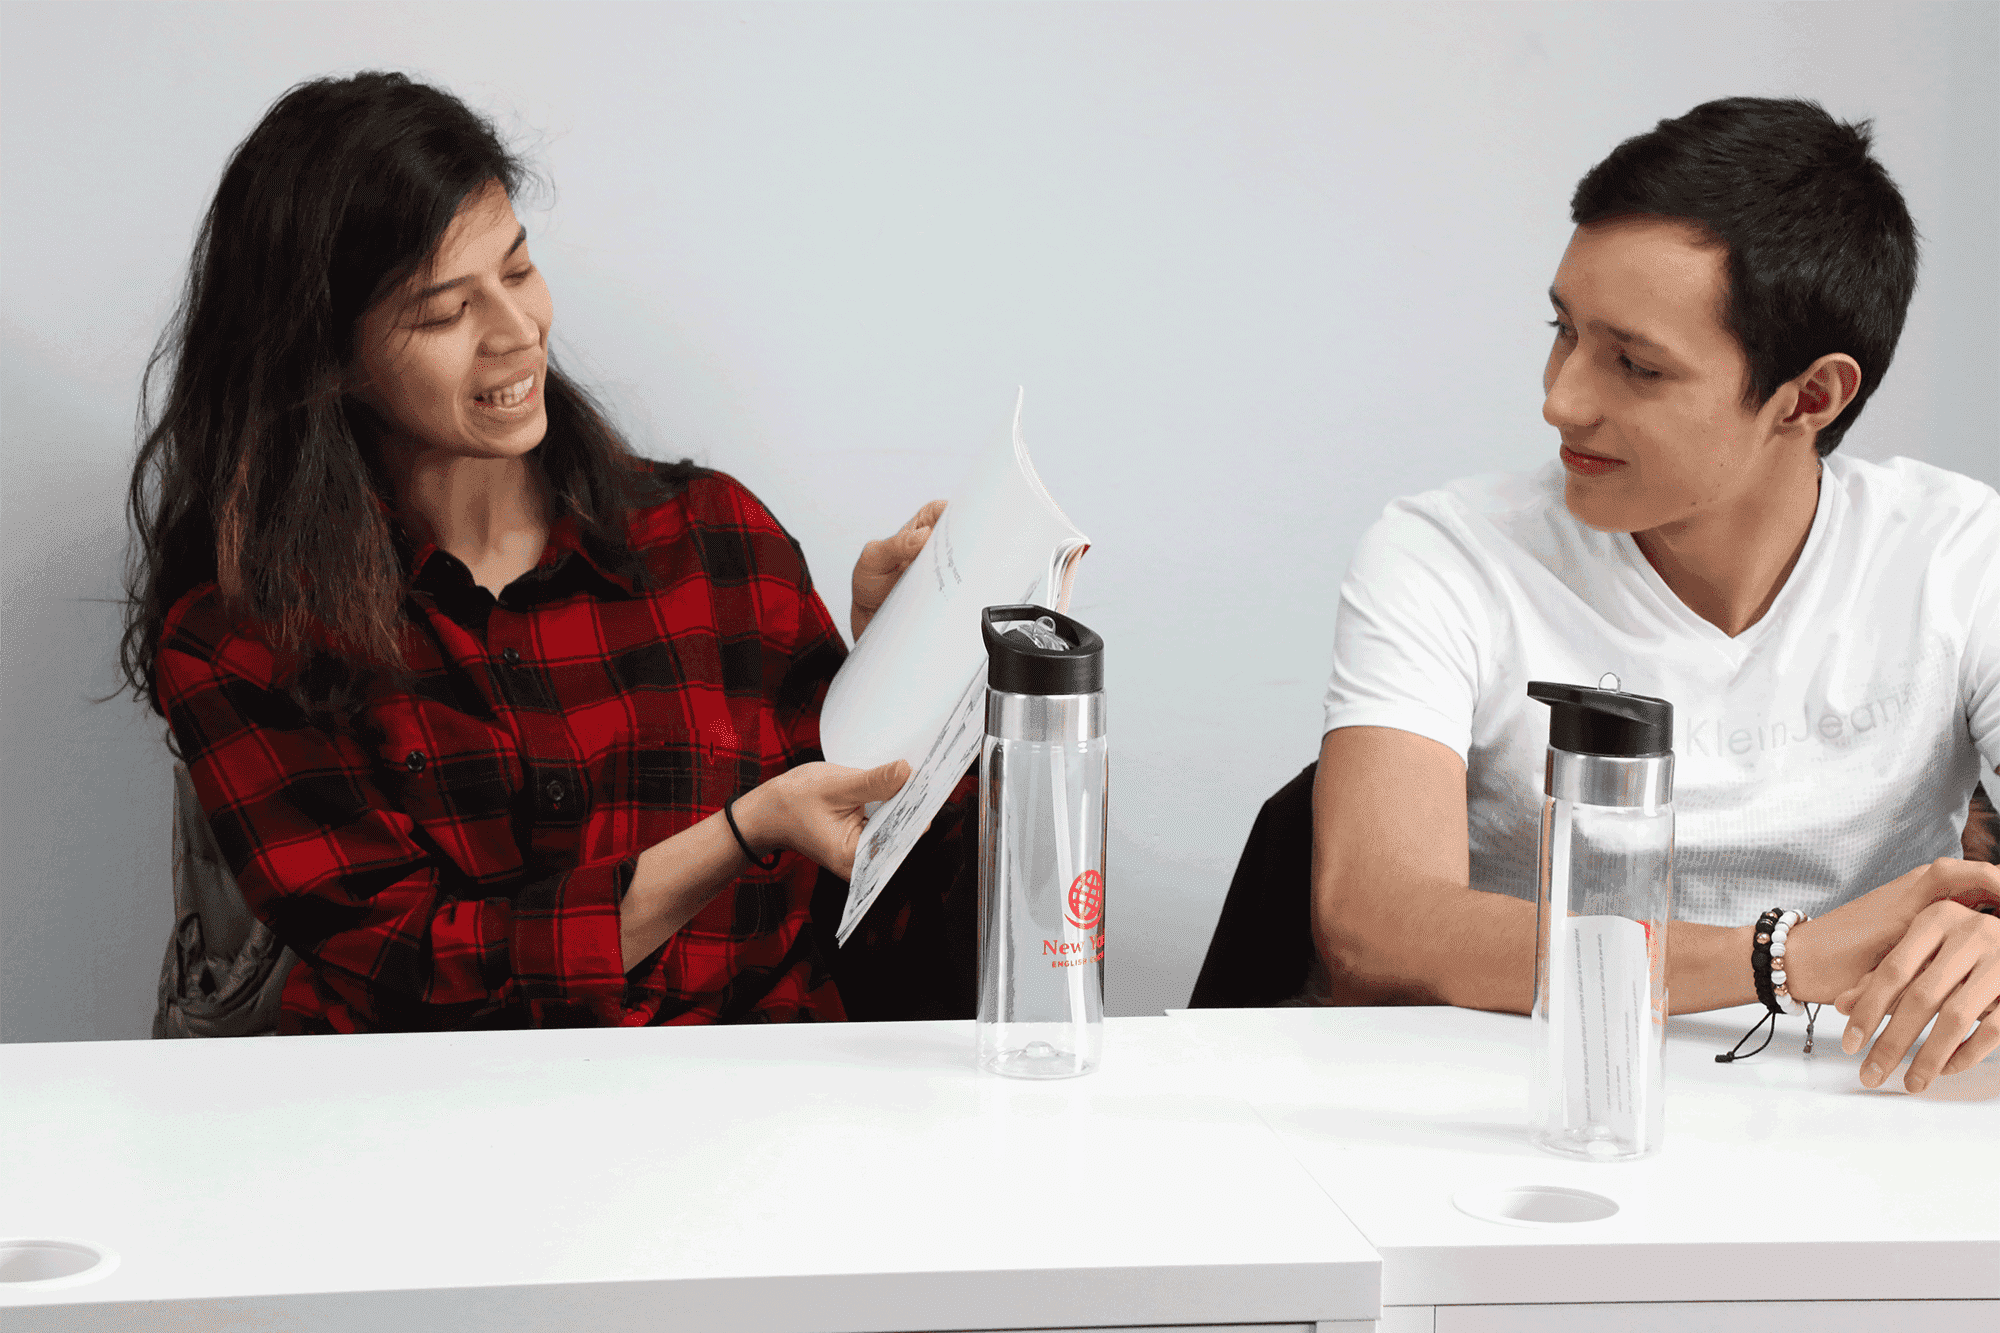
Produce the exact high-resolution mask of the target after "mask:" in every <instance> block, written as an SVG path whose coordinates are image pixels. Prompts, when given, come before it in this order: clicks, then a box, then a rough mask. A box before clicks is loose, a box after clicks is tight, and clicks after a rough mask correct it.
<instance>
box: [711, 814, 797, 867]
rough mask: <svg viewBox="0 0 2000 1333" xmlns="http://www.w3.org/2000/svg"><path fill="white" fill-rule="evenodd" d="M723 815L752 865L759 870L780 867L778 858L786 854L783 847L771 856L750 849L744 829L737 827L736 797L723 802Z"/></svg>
mask: <svg viewBox="0 0 2000 1333" xmlns="http://www.w3.org/2000/svg"><path fill="white" fill-rule="evenodd" d="M722 817H723V818H724V819H726V820H728V821H729V831H730V832H731V833H734V834H735V835H736V845H737V846H738V847H741V848H742V849H743V855H745V856H747V857H749V858H750V864H751V865H753V866H756V867H757V868H758V869H759V870H776V869H777V868H778V858H779V857H780V856H782V855H783V854H784V849H783V848H782V847H781V848H779V849H778V850H777V851H775V852H772V853H771V854H770V855H769V856H762V857H760V856H758V855H757V853H755V852H753V851H751V850H750V843H749V841H748V840H747V839H745V838H744V836H743V830H742V829H740V828H737V827H736V797H734V796H732V797H730V798H729V799H728V800H726V801H724V802H723V803H722Z"/></svg>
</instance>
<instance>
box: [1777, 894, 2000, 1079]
mask: <svg viewBox="0 0 2000 1333" xmlns="http://www.w3.org/2000/svg"><path fill="white" fill-rule="evenodd" d="M1946 901H1956V902H1960V903H1963V904H1965V905H1966V906H1967V907H1978V906H1979V905H1980V904H1982V903H1987V902H1992V903H2000V867H1994V866H1989V865H1981V864H1979V863H1977V862H1974V861H1960V860H1957V859H1955V858H1952V857H1941V858H1939V859H1938V860H1936V861H1933V862H1931V863H1930V864H1929V865H1921V866H1918V867H1917V868H1916V869H1915V870H1912V871H1910V872H1909V873H1908V874H1905V875H1899V876H1897V877H1896V878H1895V879H1892V880H1890V881H1889V882H1888V883H1887V884H1884V885H1883V886H1882V887H1880V888H1878V889H1872V890H1870V891H1869V892H1867V893H1864V894H1862V895H1861V896H1860V897H1859V898H1856V899H1855V900H1854V901H1853V902H1850V903H1845V904H1843V905H1842V906H1839V907H1836V908H1834V909H1833V910H1832V911H1831V912H1828V913H1827V914H1826V915H1825V916H1816V917H1814V918H1813V919H1812V920H1810V921H1808V922H1806V923H1805V924H1804V925H1801V926H1794V927H1793V928H1792V932H1791V937H1790V939H1789V941H1788V942H1787V943H1788V950H1789V951H1788V953H1787V956H1786V958H1785V971H1786V973H1787V974H1788V975H1787V980H1786V983H1785V989H1786V990H1788V991H1790V992H1791V994H1792V998H1793V999H1796V1000H1801V1001H1804V1002H1806V1003H1808V1004H1824V1003H1831V1002H1834V1001H1836V1000H1838V999H1839V998H1840V997H1841V996H1842V995H1845V994H1847V993H1848V992H1849V991H1852V990H1853V989H1854V988H1855V987H1856V986H1858V985H1859V984H1860V983H1861V981H1862V979H1863V978H1864V977H1866V976H1867V975H1868V974H1869V973H1871V972H1873V971H1874V970H1875V969H1876V967H1878V966H1879V965H1880V964H1881V963H1882V961H1883V960H1884V959H1885V958H1887V957H1888V956H1889V952H1890V950H1892V949H1894V948H1896V947H1897V945H1898V943H1899V942H1900V941H1901V940H1902V939H1903V938H1904V936H1905V934H1906V933H1907V932H1908V931H1909V930H1910V929H1911V927H1912V925H1913V924H1914V923H1915V921H1916V919H1917V916H1918V915H1919V914H1920V913H1922V912H1923V911H1924V910H1925V909H1927V908H1929V907H1931V906H1932V905H1933V904H1935V903H1941V902H1946ZM1918 1026H1919V1027H1922V1026H1923V1025H1922V1024H1918ZM1871 1031H1872V1029H1871ZM1891 1067H1892V1068H1893V1066H1891Z"/></svg>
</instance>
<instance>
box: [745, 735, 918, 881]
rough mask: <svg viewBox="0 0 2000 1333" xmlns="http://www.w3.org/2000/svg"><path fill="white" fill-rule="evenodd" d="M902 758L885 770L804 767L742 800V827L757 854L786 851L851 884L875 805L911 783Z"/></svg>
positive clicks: (817, 765)
mask: <svg viewBox="0 0 2000 1333" xmlns="http://www.w3.org/2000/svg"><path fill="white" fill-rule="evenodd" d="M909 777H910V766H909V765H908V764H907V763H905V762H903V761H902V760H901V759H897V760H894V761H892V762H890V763H887V764H883V765H882V766H881V767H879V768H867V769H862V768H843V767H841V766H840V765H839V764H829V763H824V762H821V763H813V764H800V765H799V766H798V767H797V768H793V769H788V770H786V771H785V772H783V773H780V774H779V775H778V776H777V777H775V778H772V779H770V780H769V781H767V782H765V783H763V784H762V785H760V786H758V787H757V788H755V789H754V790H752V791H748V792H745V793H744V794H743V795H742V796H739V797H737V798H736V805H735V813H736V824H737V827H739V828H741V829H742V830H743V838H744V841H746V842H748V843H749V844H750V847H751V849H752V850H753V851H756V852H758V853H759V854H762V853H764V852H767V851H769V850H771V849H772V848H779V847H781V848H784V849H786V850H787V851H794V852H798V853H799V854H801V855H803V856H807V857H810V858H811V859H812V860H814V861H816V862H818V863H819V864H820V865H823V866H825V867H826V868H827V869H828V870H831V871H832V872H833V873H834V874H836V875H838V876H840V877H841V878H842V879H846V878H848V877H849V876H851V875H852V874H853V873H854V853H855V849H856V848H857V847H858V846H859V845H860V841H861V828H862V825H864V824H866V823H867V822H868V811H867V806H868V804H869V803H870V802H871V801H886V800H888V799H889V798H890V797H891V796H894V795H895V794H896V793H897V792H898V791H900V790H902V787H903V784H904V783H905V782H907V781H909Z"/></svg>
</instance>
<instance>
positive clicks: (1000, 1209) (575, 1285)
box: [0, 1018, 1380, 1333]
mask: <svg viewBox="0 0 2000 1333" xmlns="http://www.w3.org/2000/svg"><path fill="white" fill-rule="evenodd" d="M1106 1026H1107V1031H1106V1034H1105V1043H1104V1046H1105V1056H1104V1065H1103V1068H1102V1069H1101V1070H1100V1071H1099V1072H1097V1073H1095V1074H1092V1075H1090V1076H1087V1077H1085V1078H1081V1079H1074V1080H1067V1081H1063V1082H1055V1083H1024V1082H1017V1081H1013V1080H1006V1079H999V1078H995V1077H992V1076H989V1075H982V1074H978V1073H976V1072H975V1070H974V1069H973V1067H972V1061H971V1047H972V1025H971V1024H970V1023H908V1024H849V1025H841V1024H828V1025H797V1026H774V1027H750V1028H743V1027H732V1028H656V1029H650V1030H644V1031H629V1030H628V1031H551V1032H510V1033H469V1034H460V1035H408V1036H365V1037H302V1038H285V1039H263V1040H250V1041H208V1042H201V1041H178V1042H102V1043H64V1044H49V1045H10V1046H4V1047H0V1087H4V1088H5V1094H4V1097H0V1144H4V1151H0V1238H7V1237H13V1238H19V1237H67V1238H72V1239H76V1240H80V1241H84V1242H87V1243H90V1244H93V1245H96V1246H100V1247H108V1248H109V1249H110V1250H112V1251H114V1252H115V1253H116V1255H117V1266H116V1267H115V1268H114V1269H111V1270H110V1271H109V1272H107V1273H105V1275H104V1276H102V1277H99V1278H96V1279H94V1280H92V1281H89V1282H87V1283H84V1284H82V1285H77V1286H69V1287H54V1288H39V1287H23V1286H18V1285H16V1286H13V1287H12V1288H11V1289H9V1284H0V1306H9V1307H14V1308H10V1309H8V1310H7V1312H6V1316H5V1318H4V1321H0V1322H4V1323H5V1326H6V1327H7V1328H8V1329H9V1330H28V1329H32V1328H43V1327H48V1328H54V1327H65V1328H67V1327H85V1326H87V1327H89V1328H91V1329H93V1330H109V1329H119V1328H131V1329H141V1328H143V1329H146V1330H149V1331H151V1330H171V1329H177V1328H186V1329H190V1330H194V1329H201V1330H204V1333H205V1331H206V1330H208V1329H211V1328H214V1327H218V1326H221V1324H220V1323H219V1322H218V1321H226V1319H228V1318H238V1319H242V1320H244V1321H246V1322H245V1324H244V1326H246V1327H247V1326H256V1327H287V1328H301V1329H303V1328H314V1329H349V1328H352V1329H357V1330H360V1329H367V1330H369V1331H370V1333H373V1331H374V1330H377V1329H380V1328H385V1327H407V1328H419V1327H421V1328H424V1329H426V1330H452V1329H465V1330H473V1329H481V1330H487V1329H492V1328H496V1327H505V1328H508V1329H510V1330H528V1329H541V1328H548V1329H566V1330H567V1329H581V1328H589V1329H591V1330H593V1333H615V1330H620V1329H627V1328H629V1329H634V1330H637V1329H646V1330H649V1331H652V1333H662V1331H664V1330H672V1329H704V1330H707V1329H716V1328H729V1329H731V1330H744V1331H746V1333H749V1331H753V1330H806V1329H813V1330H821V1331H822V1333H835V1331H838V1330H866V1329H975V1328H979V1329H991V1328H1021V1327H1032V1326H1051V1325H1060V1326H1065V1327H1080V1326H1092V1325H1109V1324H1127V1325H1130V1324H1147V1323H1248V1322H1260V1321H1261V1322H1279V1321H1292V1322H1307V1321H1312V1320H1350V1319H1368V1318H1372V1317H1373V1316H1374V1315H1375V1312H1376V1309H1377V1297H1378V1282H1379V1272H1380V1263H1379V1260H1378V1259H1377V1258H1376V1256H1375V1254H1374V1251H1373V1250H1372V1248H1371V1247H1370V1246H1369V1245H1368V1243H1367V1242H1366V1241H1365V1240H1363V1239H1362V1237H1361V1236H1360V1235H1359V1234H1358V1233H1357V1232H1356V1230H1355V1229H1354V1227H1353V1226H1352V1225H1351V1224H1350V1223H1349V1222H1348V1221H1347V1220H1346V1219H1345V1218H1344V1217H1343V1216H1342V1214H1341V1213H1340V1211H1339V1209H1338V1208H1336V1207H1334V1206H1333V1204H1332V1203H1331V1202H1330V1201H1329V1200H1328V1199H1327V1197H1326V1195H1325V1194H1324V1193H1323V1192H1322V1191H1321V1190H1320V1189H1319V1188H1318V1187H1317V1186H1316V1185H1315V1184H1314V1183H1313V1181H1312V1179H1311V1178H1310V1177H1308V1176H1307V1175H1306V1174H1305V1173H1304V1172H1302V1171H1301V1170H1299V1168H1298V1165H1297V1163H1296V1162H1294V1161H1293V1160H1292V1158H1291V1156H1290V1155H1289V1154H1288V1153H1287V1152H1286V1151H1285V1149H1284V1147H1283V1146H1282V1145H1281V1144H1280V1143H1279V1141H1278V1139H1277V1138H1276V1137H1275V1136H1273V1135H1272V1134H1271V1133H1270V1132H1269V1130H1267V1129H1266V1128H1265V1127H1264V1126H1263V1125H1262V1124H1261V1122H1260V1121H1259V1120H1258V1119H1257V1116H1256V1114H1255V1113H1254V1112H1253V1111H1252V1110H1251V1109H1250V1108H1249V1106H1248V1105H1247V1104H1246V1103H1244V1102H1243V1101H1242V1100H1240V1099H1239V1098H1238V1097H1236V1096H1235V1095H1234V1090H1233V1089H1232V1088H1231V1087H1230V1086H1229V1085H1228V1084H1227V1083H1226V1082H1225V1081H1223V1080H1222V1079H1219V1078H1218V1077H1216V1071H1214V1070H1211V1069H1208V1068H1203V1067H1198V1066H1193V1065H1190V1064H1189V1063H1188V1062H1187V1061H1186V1059H1185V1057H1184V1055H1183V1048H1184V1047H1185V1045H1186V1044H1187V1042H1186V1036H1187V1034H1186V1033H1185V1031H1184V1030H1183V1029H1182V1027H1181V1025H1179V1024H1176V1023H1173V1022H1171V1021H1170V1020H1168V1019H1165V1018H1151V1019H1145V1018H1135V1019H1114V1020H1111V1021H1110V1022H1109V1023H1108V1024H1107V1025H1106ZM24 1307H32V1309H30V1308H24ZM86 1317H87V1321H86ZM258 1321H263V1322H258Z"/></svg>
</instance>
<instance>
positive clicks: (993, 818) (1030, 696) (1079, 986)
mask: <svg viewBox="0 0 2000 1333" xmlns="http://www.w3.org/2000/svg"><path fill="white" fill-rule="evenodd" d="M980 629H981V633H982V634H983V635H984V637H985V640H986V654H987V673H986V741H985V745H984V748H983V749H982V750H981V752H980V756H979V1018H978V1022H977V1024H976V1027H977V1030H978V1043H979V1063H980V1066H981V1067H982V1068H985V1069H990V1070H992V1071H993V1072H994V1073H996V1074H1006V1075H1009V1076H1012V1077H1015V1078H1069V1077H1071V1076H1073V1075H1077V1074H1087V1073H1089V1072H1090V1071H1091V1070H1093V1069H1095V1068H1096V1067H1097V1063H1098V1059H1099V1056H1100V1053H1101V1051H1102V1047H1103V1042H1104V831H1105V795H1106V792H1105V780H1106V777H1107V775H1108V760H1109V744H1108V742H1107V740H1106V738H1105V734H1104V640H1102V639H1100V638H1098V636H1097V635H1096V634H1093V633H1092V632H1091V631H1090V630H1088V629H1085V628H1084V627H1083V626H1082V625H1079V624H1078V623H1077V622H1076V621H1074V620H1071V619H1070V618H1069V617H1068V616H1065V615H1061V614H1059V613H1057V612H1054V611H1050V610H1048V609H1047V608H1046V607H1040V606H990V607H987V608H986V610H985V611H984V612H983V613H982V616H981V624H980Z"/></svg>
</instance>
